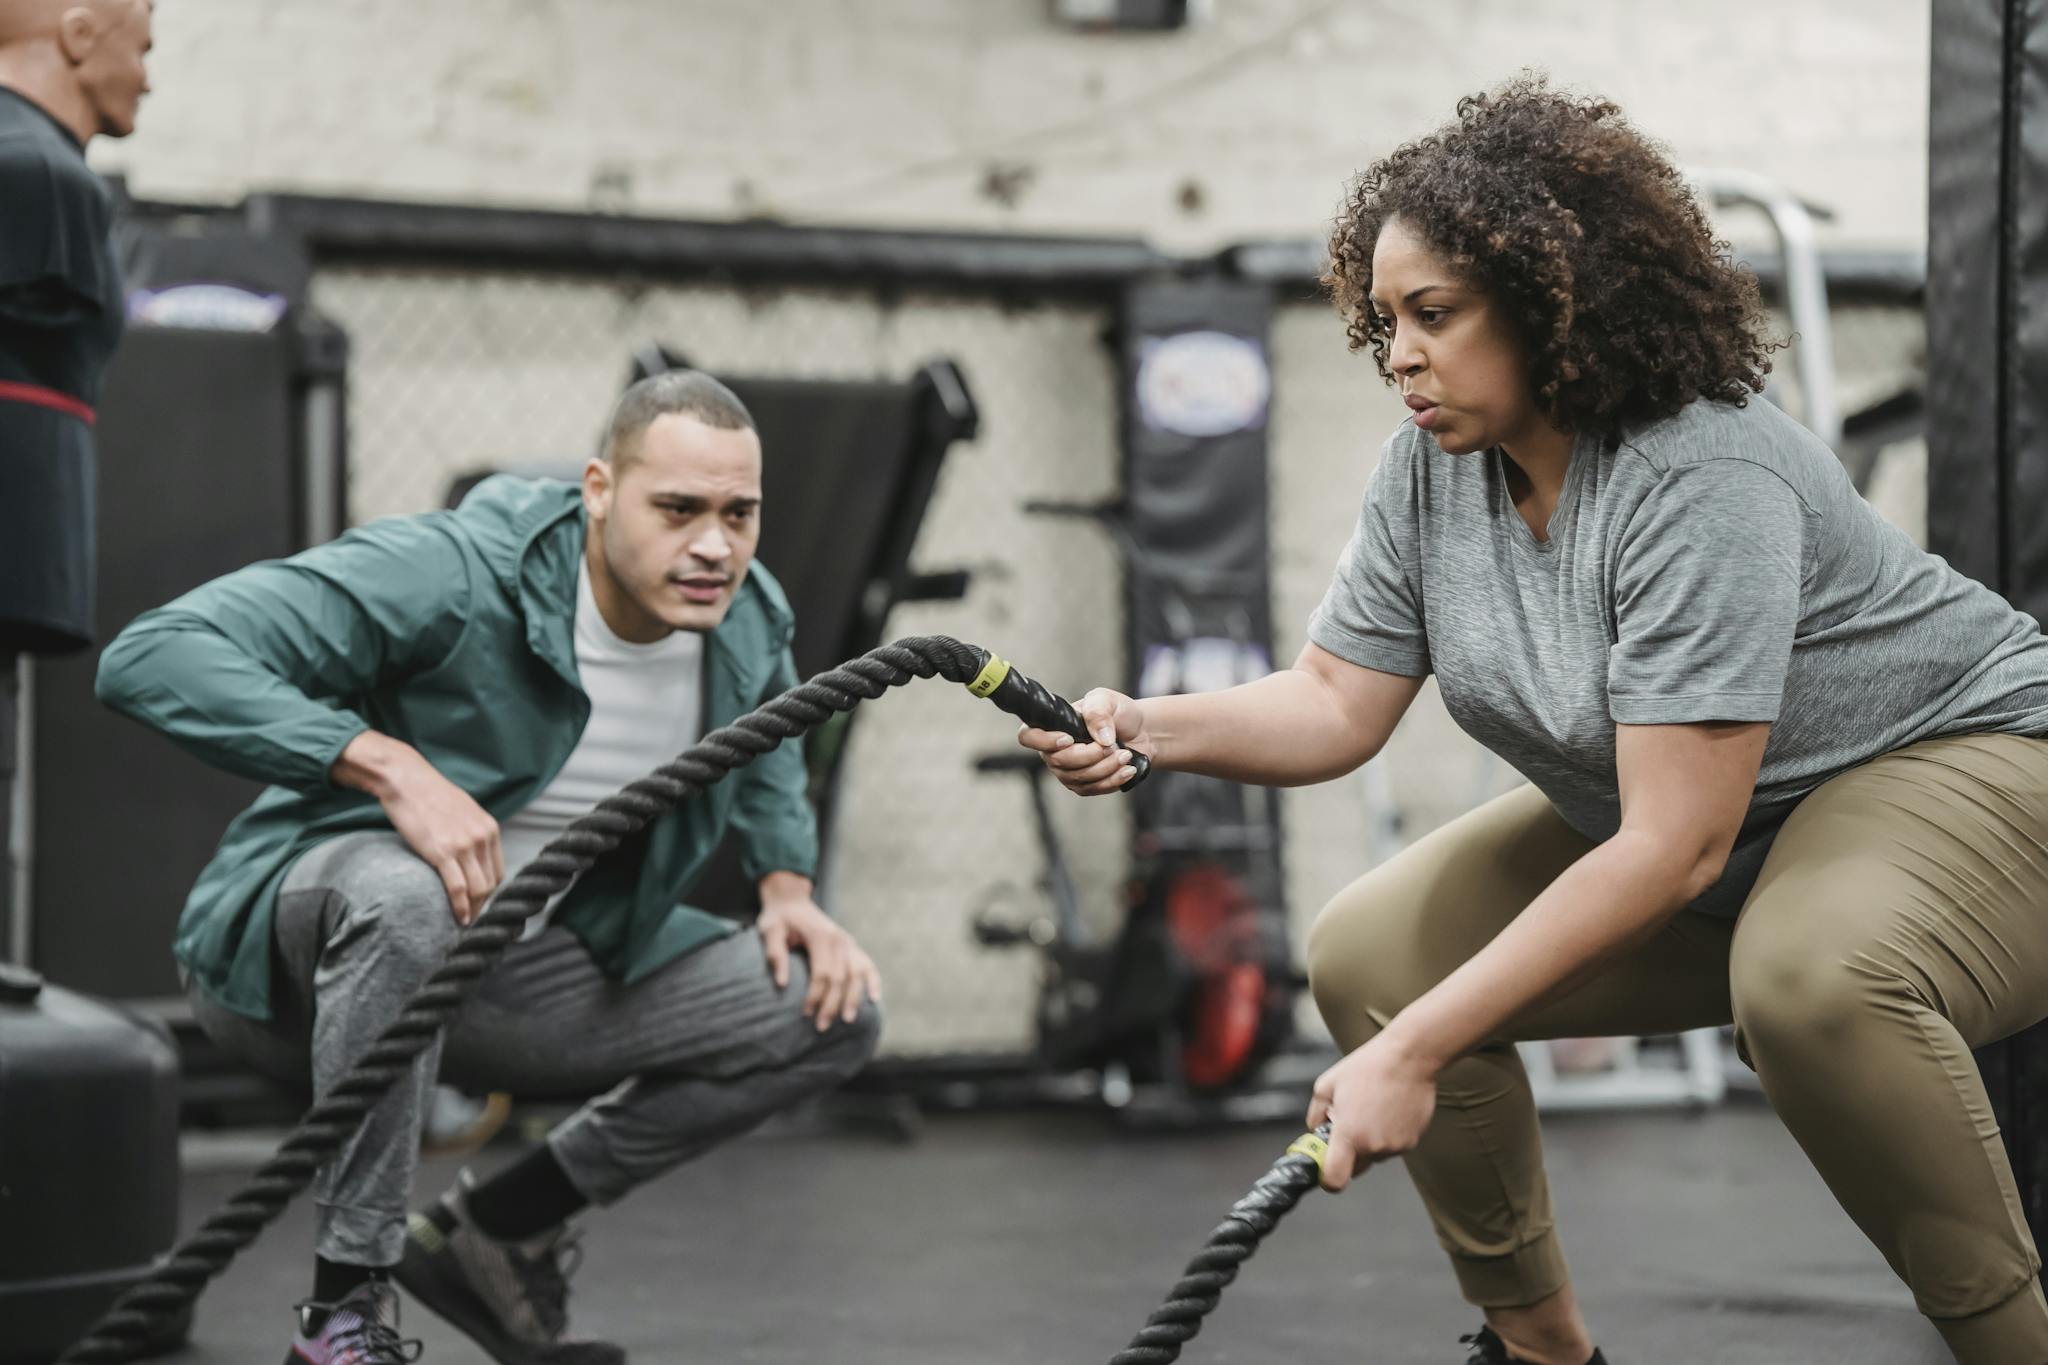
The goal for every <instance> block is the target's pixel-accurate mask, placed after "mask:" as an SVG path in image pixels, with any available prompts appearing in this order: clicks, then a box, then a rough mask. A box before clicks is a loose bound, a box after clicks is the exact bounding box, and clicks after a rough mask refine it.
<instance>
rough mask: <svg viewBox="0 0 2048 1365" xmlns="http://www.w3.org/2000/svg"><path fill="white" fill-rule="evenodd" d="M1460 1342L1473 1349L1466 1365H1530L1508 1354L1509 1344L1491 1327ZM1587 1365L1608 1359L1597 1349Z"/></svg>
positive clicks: (1596, 1364)
mask: <svg viewBox="0 0 2048 1365" xmlns="http://www.w3.org/2000/svg"><path fill="white" fill-rule="evenodd" d="M1458 1340H1459V1341H1461V1342H1463V1343H1464V1344H1465V1345H1467V1346H1470V1347H1471V1348H1472V1354H1471V1355H1469V1356H1466V1357H1465V1365H1528V1362H1527V1361H1525V1360H1523V1359H1522V1358H1521V1357H1520V1356H1511V1355H1509V1354H1508V1348H1507V1343H1505V1342H1503V1341H1502V1340H1501V1339H1500V1338H1499V1337H1497V1336H1495V1335H1494V1334H1493V1329H1492V1328H1491V1327H1482V1328H1480V1329H1479V1330H1478V1331H1477V1332H1475V1333H1473V1334H1472V1335H1471V1336H1469V1337H1459V1338H1458ZM1586 1365H1607V1357H1606V1356H1604V1355H1601V1354H1600V1352H1599V1351H1598V1350H1597V1349H1596V1350H1595V1351H1594V1352H1593V1358H1592V1359H1591V1360H1588V1361H1587V1362H1586Z"/></svg>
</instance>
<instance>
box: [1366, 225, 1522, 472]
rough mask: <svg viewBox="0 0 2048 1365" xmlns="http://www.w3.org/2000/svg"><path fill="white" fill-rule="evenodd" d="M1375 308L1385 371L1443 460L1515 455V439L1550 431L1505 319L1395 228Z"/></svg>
mask: <svg viewBox="0 0 2048 1365" xmlns="http://www.w3.org/2000/svg"><path fill="white" fill-rule="evenodd" d="M1372 308H1373V311H1374V312H1376V313H1378V314H1379V316H1380V318H1381V320H1382V323H1383V325H1385V326H1386V327H1387V328H1388V330H1389V331H1390V332H1391V333H1392V336H1391V338H1390V340H1389V341H1388V344H1387V363H1388V365H1389V366H1390V367H1391V368H1392V369H1393V371H1394V374H1395V377H1396V378H1398V379H1399V380H1400V381H1401V387H1402V391H1403V394H1404V396H1405V397H1406V398H1407V400H1408V407H1409V409H1410V410H1411V411H1412V412H1413V413H1414V414H1415V425H1416V426H1418V427H1421V428H1422V429H1423V430H1424V431H1427V432H1428V433H1429V434H1430V435H1432V436H1434V437H1436V443H1437V445H1438V446H1440V447H1441V448H1442V449H1443V451H1444V453H1445V454H1448V455H1466V454H1470V453H1472V452H1473V451H1478V450H1485V449H1487V448H1489V447H1491V446H1496V445H1498V446H1505V447H1508V448H1510V449H1512V448H1513V447H1514V445H1515V443H1516V440H1517V438H1518V437H1520V438H1523V439H1525V440H1526V439H1527V438H1528V437H1529V436H1530V435H1532V434H1534V433H1537V432H1543V431H1547V430H1548V429H1549V424H1548V423H1547V422H1545V421H1544V419H1543V416H1542V414H1541V412H1539V411H1538V409H1537V407H1536V401H1535V393H1534V391H1533V390H1532V389H1531V388H1530V386H1529V372H1528V357H1527V353H1526V352H1525V351H1524V350H1523V347H1522V345H1521V342H1520V341H1519V339H1517V337H1516V336H1515V334H1514V330H1513V329H1512V328H1511V327H1510V326H1509V325H1508V322H1507V319H1506V318H1504V317H1502V316H1501V314H1500V312H1499V310H1498V309H1497V308H1496V307H1495V306H1494V304H1493V301H1492V300H1491V299H1489V298H1488V297H1487V296H1486V295H1484V294H1482V293H1480V292H1478V291H1477V290H1474V289H1471V288H1468V287H1467V286H1466V285H1465V284H1464V283H1463V282H1462V281H1460V280H1459V278H1458V277H1457V276H1456V275H1455V274H1453V273H1452V271H1451V270H1450V268H1449V267H1448V266H1446V265H1445V264H1444V262H1443V260H1442V259H1441V258H1440V257H1439V256H1437V254H1436V253H1435V252H1433V251H1431V250H1430V249H1429V247H1427V246H1425V245H1424V244H1423V242H1422V240H1421V239H1420V238H1418V237H1417V236H1415V235H1414V234H1413V233H1411V232H1410V231H1409V230H1408V228H1407V227H1406V226H1405V225H1404V224H1403V223H1402V222H1401V220H1400V219H1398V218H1392V219H1389V220H1388V221H1387V224H1386V226H1385V227H1383V228H1381V229H1380V239H1379V241H1378V242H1377V243H1375V244H1374V246H1373V252H1372Z"/></svg>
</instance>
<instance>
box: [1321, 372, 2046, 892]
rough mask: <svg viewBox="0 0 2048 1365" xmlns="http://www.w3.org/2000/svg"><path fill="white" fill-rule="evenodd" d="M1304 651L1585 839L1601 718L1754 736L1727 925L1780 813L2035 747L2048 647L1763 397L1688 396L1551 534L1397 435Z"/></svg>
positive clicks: (1446, 459) (1611, 456)
mask: <svg viewBox="0 0 2048 1365" xmlns="http://www.w3.org/2000/svg"><path fill="white" fill-rule="evenodd" d="M1308 635H1309V639H1311V640H1313V641H1314V642H1315V643H1316V644H1318V645H1320V646H1322V648H1324V649H1326V650H1328V651H1329V652H1330V653H1332V654H1335V655H1337V656H1338V657H1339V658H1342V659H1348V660H1350V661H1351V662H1352V663H1355V664H1359V665H1362V666H1364V667H1366V668H1374V669H1378V670H1380V671H1382V672H1387V673H1399V674H1405V675H1408V676H1411V677H1419V676H1422V675H1425V674H1429V673H1434V674H1435V675H1436V679H1437V685H1438V688H1439V689H1440V691H1441V692H1442V694H1443V700H1444V705H1445V707H1446V709H1448V710H1449V712H1450V714H1451V716H1452V718H1453V719H1455V720H1456V721H1457V722H1458V724H1459V725H1460V726H1461V727H1462V728H1463V729H1464V730H1465V731H1466V733H1468V734H1470V735H1471V736H1472V737H1473V738H1474V739H1476V740H1478V741H1479V742H1480V743H1481V744H1484V745H1485V746H1486V747H1487V748H1488V749H1491V750H1492V751H1493V752H1494V753H1496V754H1498V755H1500V756H1501V757H1502V758H1504V759H1506V760H1507V761H1508V762H1509V763H1511V764H1513V765H1514V767H1515V768H1516V769H1517V770H1518V771H1520V772H1521V773H1522V775H1523V776H1525V777H1527V778H1528V779H1529V780H1530V781H1531V782H1533V783H1534V784H1535V785H1536V786H1537V788H1538V789H1540V790H1541V791H1542V792H1543V794H1544V795H1545V796H1547V797H1549V798H1550V800H1551V803H1552V804H1553V805H1555V806H1556V807H1557V809H1558V812H1559V813H1560V814H1561V815H1562V816H1563V817H1564V818H1565V820H1566V821H1567V822H1568V823H1569V824H1570V825H1571V826H1572V828H1573V829H1575V830H1577V831H1579V832H1580V833H1581V834H1583V835H1585V836H1586V837H1587V838H1589V839H1594V840H1601V839H1605V838H1607V837H1609V836H1610V835H1612V834H1613V833H1614V832H1615V831H1616V829H1618V828H1619V827H1620V822H1621V799H1620V795H1619V788H1618V784H1617V780H1616V777H1615V769H1614V738H1615V735H1614V727H1615V725H1616V724H1627V725H1649V724H1668V723H1680V722H1690V721H1709V720H1733V721H1770V722H1773V724H1772V727H1771V735H1770V742H1769V744H1768V745H1767V747H1766V748H1765V750H1764V758H1763V769H1762V771H1761V773H1760V774H1759V775H1758V778H1757V787H1756V795H1755V796H1754V798H1752V800H1751V803H1750V809H1749V814H1748V816H1747V817H1746V819H1745V820H1744V822H1743V827H1742V832H1741V834H1740V836H1739V837H1738V838H1737V840H1736V843H1735V848H1734V851H1733V852H1732V853H1731V854H1730V856H1729V859H1728V865H1727V869H1726V871H1725V872H1724V873H1723V874H1722V877H1721V880H1720V881H1719V882H1717V883H1716V884H1715V885H1714V887H1713V888H1712V889H1711V890H1709V891H1708V892H1707V893H1706V894H1705V895H1704V896H1702V897H1701V898H1700V899H1699V900H1697V901H1695V902H1694V903H1693V908H1694V909H1698V910H1706V911H1710V912H1715V913H1721V914H1731V915H1732V914H1734V913H1735V912H1736V911H1738V910H1739V909H1740V908H1741V906H1742V901H1743V898H1744V897H1745V896H1746V895H1747V894H1748V891H1749V888H1750V885H1751V883H1752V882H1754V881H1755V879H1756V874H1757V870H1758V869H1759V868H1760V867H1761V866H1762V864H1763V860H1764V855H1765V853H1766V852H1768V851H1769V848H1770V843H1771V839H1772V836H1773V835H1774V834H1775V833H1776V832H1777V829H1778V826H1779V825H1780V824H1781V823H1782V822H1783V820H1784V818H1785V816H1786V815H1787V814H1789V813H1790V811H1791V809H1792V807H1793V805H1794V804H1795V803H1796V802H1797V801H1798V799H1799V798H1800V797H1802V796H1804V795H1805V794H1806V793H1807V792H1810V791H1812V790H1813V789H1814V788H1815V787H1817V786H1819V785H1820V784H1821V783H1822V782H1825V781H1826V780H1827V779H1829V778H1830V777H1833V776H1834V775H1835V774H1837V773H1839V772H1842V771H1844V770H1845V769H1848V768H1853V767H1855V766H1856V765H1857V764H1859V763H1865V762H1868V761H1869V760H1870V759H1873V758H1876V757H1877V756H1878V755H1880V754H1884V753H1889V752H1890V751H1892V750H1894V749H1898V748H1901V747H1903V746H1904V745H1907V744H1911V743H1914V742H1915V741H1917V740H1923V739H1929V738H1932V737H1934V736H1937V735H1953V734H1967V733H1973V732H1982V731H2006V732H2012V733H2018V734H2043V733H2048V639H2044V637H2043V636H2042V634H2041V630H2040V626H2039V625H2038V624H2037V623H2036V622H2035V621H2034V619H2033V618H2032V617H2030V616H2027V615H2024V614H2022V613H2021V612H2018V611H2016V610H2014V609H2013V608H2012V606H2011V605H2009V604H2008V603H2007V602H2006V601H2005V599H2004V598H2002V597H2000V596H1998V595H1997V594H1996V593H1994V592H1992V591H1991V590H1990V589H1988V588H1986V587H1984V586H1983V585H1982V584H1980V583H1977V582H1976V581H1974V580H1972V579H1969V578H1966V577H1964V576H1963V575H1962V574H1959V573H1957V572H1956V571H1955V570H1954V569H1951V568H1950V567H1949V566H1948V563H1947V562H1946V561H1945V560H1943V559H1941V558H1939V557H1938V556H1936V555H1932V554H1929V553H1927V552H1926V551H1924V550H1921V549H1920V548H1919V547H1917V546H1915V545H1914V544H1913V542H1912V541H1911V540H1910V539H1908V538H1907V536H1906V535H1905V534H1904V533H1903V532H1902V531H1900V530H1898V529H1897V528H1896V527H1894V526H1892V525H1891V524H1890V523H1888V522H1886V521H1885V520H1884V519H1883V518H1881V517H1880V516H1878V515H1877V513H1876V512H1875V511H1873V510H1872V509H1871V507H1870V506H1869V504H1867V503H1866V502H1864V501H1863V499H1862V498H1861V497H1859V496H1858V495H1857V493H1856V489H1855V487H1854V486H1853V485H1852V484H1851V483H1850V482H1849V479H1848V476H1847V474H1846V473H1844V472H1843V469H1842V466H1841V464H1840V463H1839V462H1838V461H1837V460H1836V459H1835V457H1834V455H1833V454H1832V453H1831V452H1830V451H1829V450H1828V448H1827V447H1826V446H1825V445H1823V444H1822V443H1821V442H1820V441H1819V440H1818V439H1817V438H1815V437H1814V436H1813V435H1812V434H1811V433H1810V432H1808V431H1807V430H1806V429H1805V428H1804V427H1802V426H1800V425H1799V424H1798V423H1797V422H1794V421H1793V420H1792V419H1791V418H1790V417H1787V416H1786V415H1785V414H1784V413H1782V412H1780V411H1779V410H1778V409H1777V408H1775V407H1773V406H1771V405H1770V404H1768V403H1764V402H1751V403H1749V404H1748V405H1747V406H1744V407H1736V406H1733V405H1731V404H1726V403H1711V402H1705V401H1701V402H1695V403H1693V404H1691V405H1689V406H1688V407H1686V408H1685V409H1684V410H1683V411H1681V412H1680V413H1678V414H1677V415H1676V416H1675V417H1671V418H1669V419H1667V420H1665V421H1662V422H1658V423H1656V424H1655V425H1652V426H1649V427H1646V428H1644V429H1642V430H1640V431H1637V432H1634V433H1631V434H1630V435H1629V436H1628V437H1627V438H1626V439H1624V440H1623V441H1622V442H1621V443H1620V445H1619V446H1618V447H1617V448H1615V449H1612V450H1603V449H1601V447H1600V445H1599V443H1598V442H1596V441H1592V440H1589V439H1584V438H1582V439H1581V440H1580V441H1579V443H1578V445H1577V447H1576V449H1575V450H1574V451H1573V453H1572V458H1571V465H1570V468H1569V470H1568V471H1567V473H1566V475H1565V482H1564V488H1563V491H1562V492H1561V493H1560V495H1559V497H1558V502H1557V510H1556V512H1555V514H1554V515H1553V516H1552V518H1551V521H1550V527H1549V537H1548V539H1547V540H1538V539H1537V538H1536V537H1535V535H1534V534H1533V533H1532V532H1531V531H1530V529H1529V526H1528V524H1527V523H1526V522H1524V521H1523V519H1522V516H1521V514H1520V512H1518V511H1517V510H1516V508H1515V505H1514V502H1513V499H1512V498H1510V497H1509V495H1508V492H1507V486H1506V483H1505V480H1504V475H1503V471H1502V466H1501V456H1500V454H1499V452H1498V451H1491V450H1490V451H1487V452H1485V453H1483V454H1474V455H1446V454H1444V453H1443V452H1442V451H1441V450H1439V449H1438V448H1437V445H1436V442H1435V440H1434V439H1433V438H1431V437H1430V436H1429V435H1428V434H1427V433H1425V432H1422V431H1420V430H1418V429H1416V427H1415V426H1414V425H1413V424H1412V423H1403V424H1402V426H1401V427H1400V429H1399V430H1397V431H1396V432H1395V433H1394V434H1393V436H1392V437H1390V438H1389V439H1388V441H1387V444H1386V448H1385V450H1384V452H1383V453H1382V455H1381V458H1380V463H1379V467H1378V468H1377V469H1375V470H1374V471H1373V473H1372V477H1371V479H1370V480H1369V481H1368V483H1367V486H1366V493H1365V503H1364V506H1363V508H1362V510H1361V511H1360V514H1359V520H1358V528H1357V530H1356V531H1355V532H1354V533H1353V535H1352V538H1351V542H1350V544H1349V545H1347V546H1346V547H1345V550H1344V554H1343V556H1342V558H1341V559H1340V560H1339V561H1338V565H1337V573H1336V577H1335V579H1334V580H1333V581H1332V582H1331V584H1330V589H1329V592H1328V593H1327V594H1326V595H1325V596H1324V598H1323V602H1322V605H1321V606H1320V607H1318V608H1317V609H1316V612H1315V615H1314V616H1313V617H1312V618H1311V619H1310V622H1309V629H1308Z"/></svg>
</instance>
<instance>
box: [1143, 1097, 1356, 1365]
mask: <svg viewBox="0 0 2048 1365" xmlns="http://www.w3.org/2000/svg"><path fill="white" fill-rule="evenodd" d="M1329 1137H1330V1125H1329V1124H1327V1123H1326V1124H1324V1125H1323V1126H1322V1127H1320V1128H1318V1129H1316V1130H1315V1131H1314V1132H1313V1133H1303V1134H1302V1135H1301V1136H1300V1137H1298V1138H1296V1139H1295V1140H1294V1142H1293V1144H1292V1145H1291V1146H1289V1147H1288V1149H1287V1154H1286V1155H1285V1156H1283V1157H1281V1158H1280V1159H1279V1160H1278V1161H1276V1162H1274V1163H1273V1169H1272V1170H1270V1171H1267V1172H1266V1173H1265V1174H1264V1175H1262V1176H1260V1177H1259V1181H1258V1183H1257V1184H1256V1185H1253V1186H1252V1188H1251V1191H1250V1193H1248V1194H1246V1195H1245V1197H1244V1198H1242V1199H1240V1200H1238V1201H1237V1202H1236V1203H1235V1204H1232V1205H1231V1206H1230V1216H1229V1217H1228V1218H1225V1219H1224V1220H1223V1221H1222V1222H1221V1223H1219V1224H1218V1225H1217V1227H1216V1230H1215V1231H1214V1232H1212V1233H1210V1234H1209V1240H1208V1241H1207V1242H1204V1243H1203V1244H1202V1249H1201V1250H1200V1251H1198V1252H1196V1253H1195V1259H1194V1260H1192V1261H1189V1262H1188V1268H1187V1269H1186V1270H1185V1271H1183V1272H1182V1273H1181V1277H1180V1279H1179V1280H1177V1281H1175V1283H1174V1286H1173V1288H1172V1289H1169V1290H1167V1291H1166V1302H1165V1303H1163V1304H1161V1305H1159V1308H1158V1310H1157V1311H1156V1312H1154V1313H1153V1314H1152V1316H1151V1317H1149V1318H1147V1319H1145V1326H1144V1327H1143V1328H1142V1329H1141V1330H1140V1331H1139V1333H1138V1335H1136V1336H1134V1337H1132V1338H1131V1344H1130V1345H1129V1346H1126V1347H1125V1348H1124V1349H1123V1350H1121V1351H1118V1352H1117V1353H1116V1354H1115V1355H1113V1356H1111V1357H1110V1358H1109V1365H1167V1362H1168V1361H1173V1360H1179V1359H1180V1348H1181V1347H1182V1346H1184V1345H1186V1344H1187V1342H1188V1341H1189V1340H1190V1339H1191V1338H1192V1337H1193V1336H1194V1335H1195V1333H1197V1332H1199V1331H1201V1330H1202V1319H1203V1318H1206V1317H1208V1316H1209V1314H1210V1313H1212V1312H1214V1311H1215V1309H1216V1301H1217V1300H1218V1299H1220V1298H1221V1297H1222V1296H1223V1286H1225V1285H1227V1284H1229V1283H1230V1282H1231V1281H1232V1280H1234V1279H1236V1278H1237V1268H1238V1267H1239V1266H1241V1265H1243V1264H1244V1263H1245V1262H1246V1261H1248V1260H1250V1259H1251V1256H1252V1253H1253V1252H1254V1251H1257V1250H1258V1249H1259V1243H1260V1242H1262V1241H1264V1240H1265V1238H1266V1234H1267V1233H1269V1232H1271V1231H1272V1230H1273V1229H1274V1228H1275V1227H1278V1226H1279V1224H1280V1220H1281V1218H1283V1217H1285V1216H1286V1214H1287V1213H1288V1211H1289V1210H1291V1209H1292V1208H1293V1207H1294V1206H1295V1205H1296V1204H1299V1203H1300V1202H1301V1197H1302V1196H1303V1195H1304V1194H1307V1193H1308V1192H1309V1191H1310V1190H1312V1189H1314V1188H1315V1187H1316V1185H1317V1183H1318V1182H1319V1181H1320V1180H1321V1178H1322V1171H1323V1158H1324V1157H1325V1156H1327V1155H1329V1151H1330V1144H1329Z"/></svg>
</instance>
